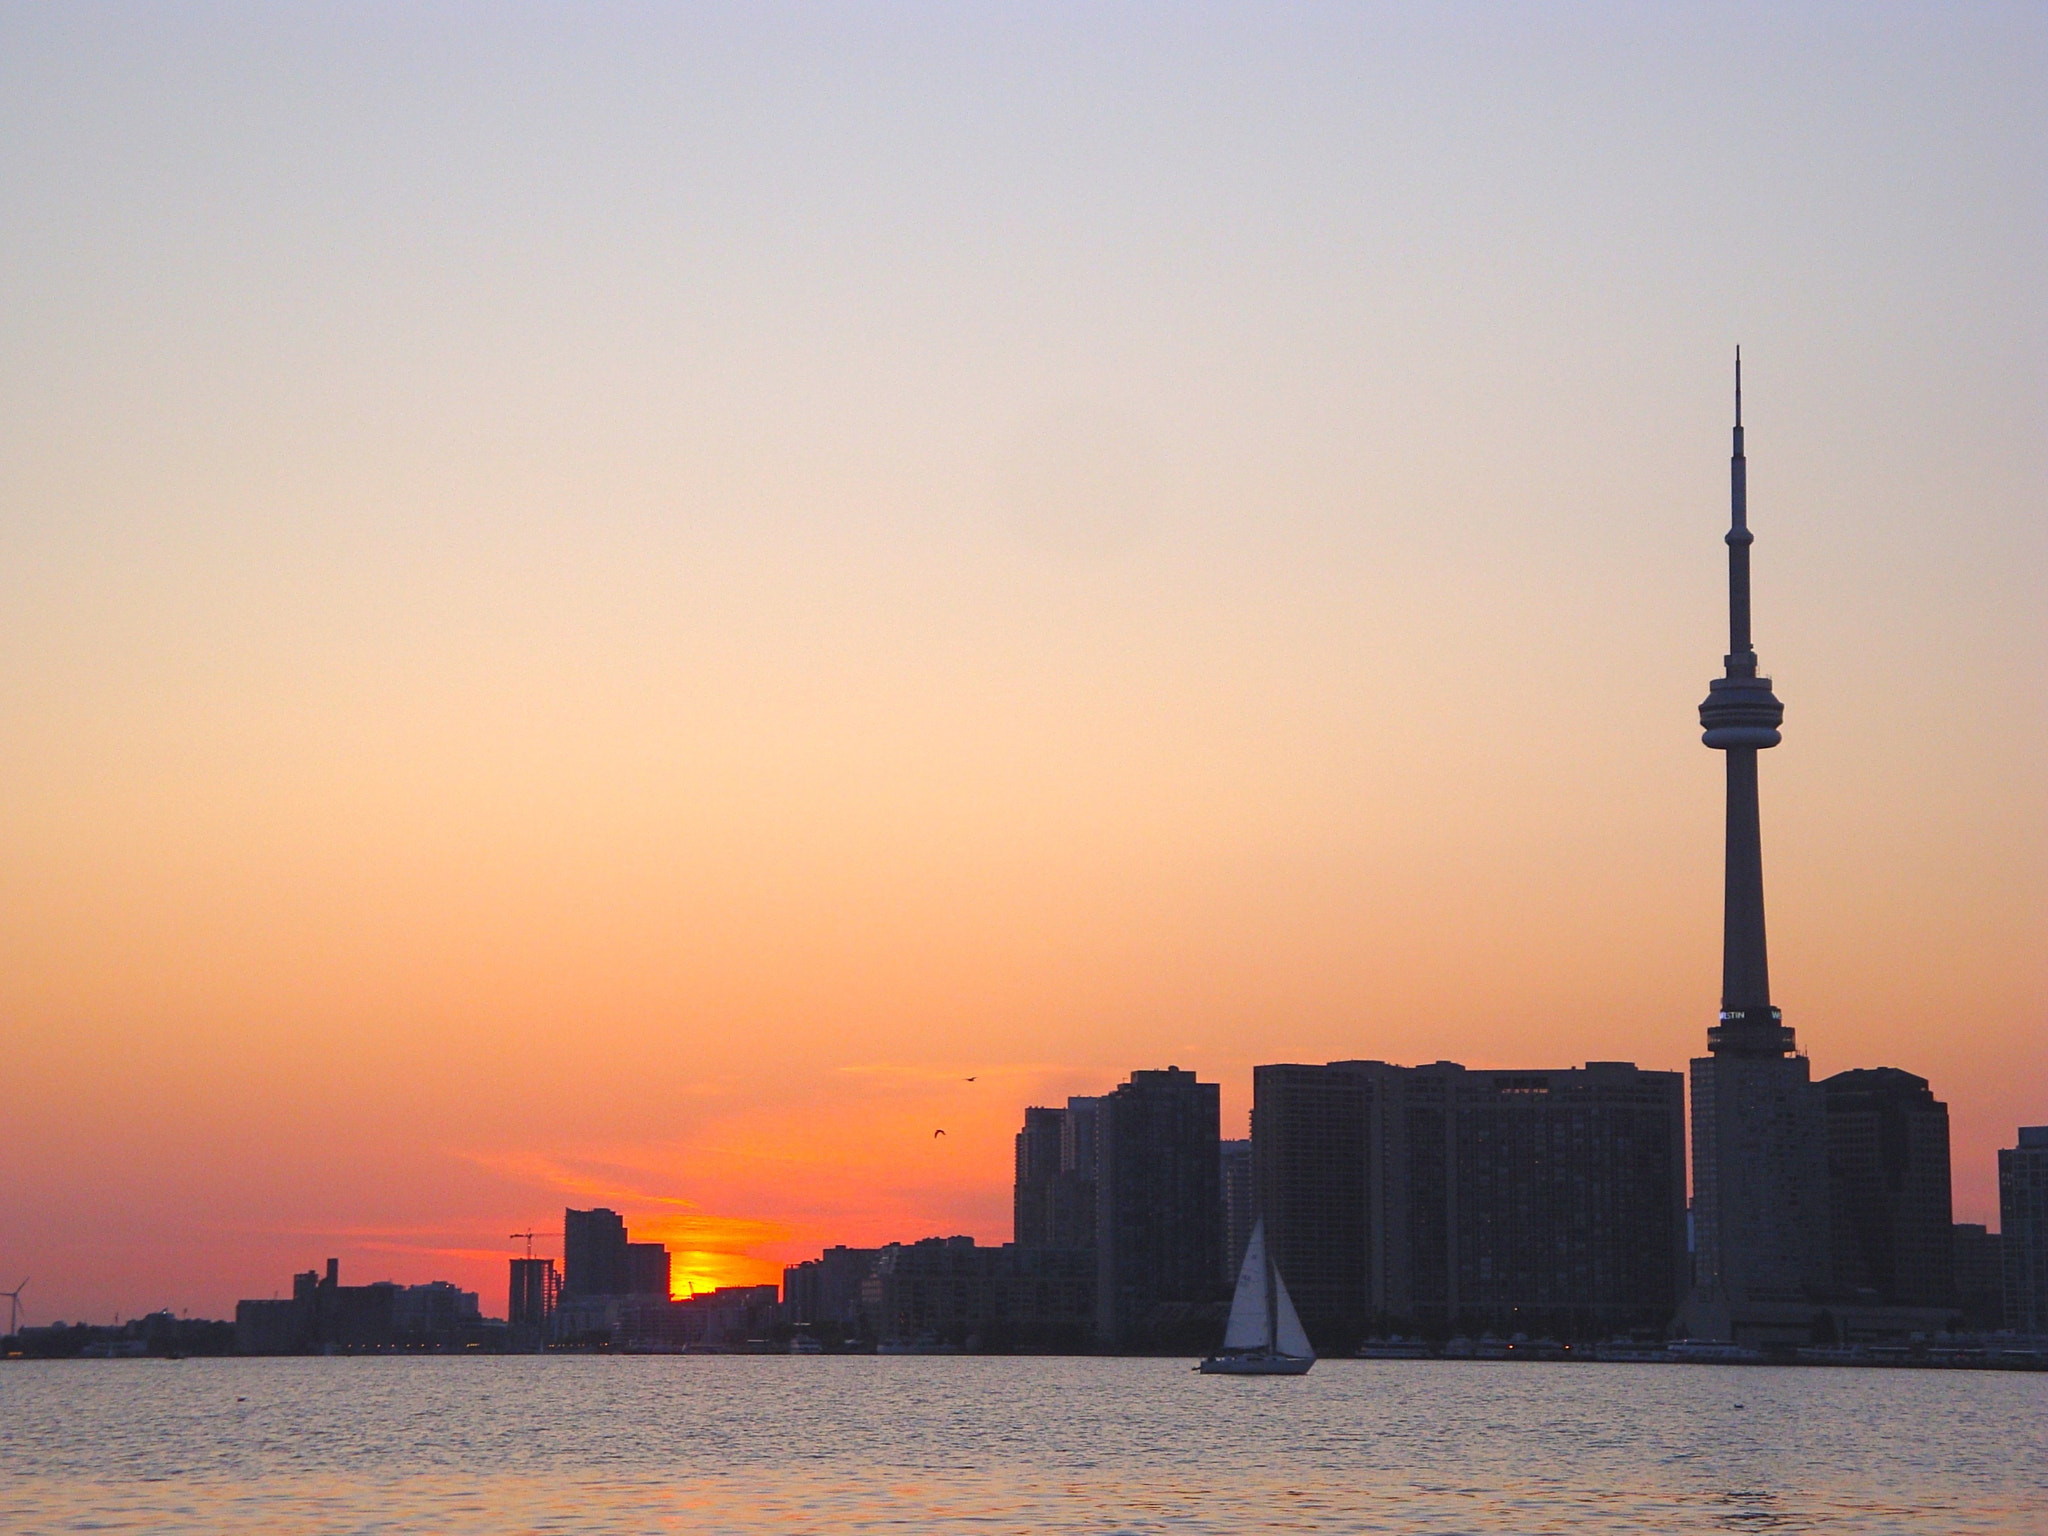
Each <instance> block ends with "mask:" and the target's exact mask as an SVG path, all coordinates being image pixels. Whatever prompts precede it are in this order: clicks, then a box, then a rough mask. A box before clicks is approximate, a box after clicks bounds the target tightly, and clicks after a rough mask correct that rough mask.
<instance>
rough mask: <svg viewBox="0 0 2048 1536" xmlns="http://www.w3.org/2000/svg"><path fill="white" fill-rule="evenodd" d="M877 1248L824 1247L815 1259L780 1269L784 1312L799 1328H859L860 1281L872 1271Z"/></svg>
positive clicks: (878, 1251)
mask: <svg viewBox="0 0 2048 1536" xmlns="http://www.w3.org/2000/svg"><path fill="white" fill-rule="evenodd" d="M880 1252H881V1249H879V1248H849V1247H847V1246H846V1245H845V1244H844V1243H841V1244H838V1245H837V1246H835V1247H831V1248H827V1249H826V1250H825V1251H824V1252H823V1253H821V1254H819V1255H818V1257H817V1258H815V1259H806V1260H804V1261H803V1262H802V1263H801V1264H792V1265H790V1266H789V1267H788V1268H787V1269H785V1270H783V1272H782V1306H783V1312H784V1315H785V1316H786V1317H787V1318H788V1320H789V1321H790V1322H791V1323H794V1324H796V1325H797V1326H798V1327H801V1328H816V1327H820V1326H827V1327H839V1328H844V1329H848V1330H852V1331H856V1332H857V1331H858V1330H859V1328H860V1323H861V1310H860V1288H861V1282H862V1281H864V1280H866V1279H867V1277H868V1276H869V1275H870V1274H872V1273H873V1272H874V1267H875V1258H876V1256H877V1255H878V1254H879V1253H880Z"/></svg>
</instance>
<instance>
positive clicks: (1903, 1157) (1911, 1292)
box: [1820, 1067, 1957, 1307]
mask: <svg viewBox="0 0 2048 1536" xmlns="http://www.w3.org/2000/svg"><path fill="white" fill-rule="evenodd" d="M1820 1086H1821V1090H1822V1092H1823V1093H1824V1094H1825V1096H1826V1105H1827V1155H1828V1230H1829V1233H1830V1243H1829V1247H1830V1250H1831V1256H1832V1259H1833V1262H1834V1291H1835V1293H1836V1294H1837V1295H1838V1296H1840V1297H1841V1298H1843V1299H1845V1300H1847V1299H1850V1298H1854V1299H1857V1300H1870V1301H1876V1302H1881V1303H1889V1304H1893V1305H1901V1306H1916V1307H1944V1306H1950V1305H1953V1304H1954V1303H1955V1302H1956V1300H1957V1296H1956V1285H1955V1279H1956V1266H1955V1229H1954V1213H1953V1211H1952V1209H1951V1206H1950V1191H1949V1157H1948V1106H1947V1105H1946V1104H1944V1103H1942V1102H1941V1100H1939V1099H1937V1098H1936V1097H1935V1096H1934V1094H1933V1092H1932V1091H1931V1090H1930V1089H1929V1088H1928V1086H1927V1079H1926V1078H1924V1077H1915V1076H1914V1075H1913V1074H1912V1073H1910V1072H1902V1071H1900V1070H1899V1069H1898V1068H1896V1067H1869V1068H1860V1069H1858V1070H1855V1071H1851V1072H1838V1073H1836V1074H1835V1075H1834V1076H1833V1077H1830V1078H1827V1079H1826V1080H1824V1081H1823V1082H1822V1083H1821V1085H1820Z"/></svg>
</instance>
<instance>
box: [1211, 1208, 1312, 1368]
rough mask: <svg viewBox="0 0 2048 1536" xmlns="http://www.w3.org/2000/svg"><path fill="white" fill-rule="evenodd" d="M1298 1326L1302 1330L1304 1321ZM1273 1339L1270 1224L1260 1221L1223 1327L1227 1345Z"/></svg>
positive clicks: (1257, 1345) (1261, 1345) (1266, 1343)
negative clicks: (1268, 1247)
mask: <svg viewBox="0 0 2048 1536" xmlns="http://www.w3.org/2000/svg"><path fill="white" fill-rule="evenodd" d="M1282 1294H1283V1295H1284V1294H1285V1293H1284V1292H1283V1293H1282ZM1287 1315H1288V1316H1289V1317H1292V1316H1294V1308H1292V1307H1289V1308H1288V1309H1287ZM1294 1326H1295V1330H1296V1331H1297V1332H1299V1331H1300V1328H1301V1324H1300V1323H1296V1324H1295V1325H1294ZM1272 1343H1273V1336H1272V1334H1271V1333H1269V1332H1268V1331H1267V1322H1266V1224H1265V1222H1264V1221H1258V1222H1254V1223H1253V1225H1252V1240H1251V1241H1250V1242H1249V1243H1247V1244H1245V1249H1244V1267H1243V1268H1242V1269H1240V1270H1238V1272H1237V1294H1236V1295H1235V1296H1233V1297H1232V1298H1231V1300H1230V1322H1229V1324H1228V1325H1227V1326H1226V1327H1225V1328H1224V1330H1223V1347H1224V1348H1225V1349H1266V1348H1270V1347H1271V1345H1272Z"/></svg>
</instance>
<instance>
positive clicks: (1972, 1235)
mask: <svg viewBox="0 0 2048 1536" xmlns="http://www.w3.org/2000/svg"><path fill="white" fill-rule="evenodd" d="M1955 1250H1956V1305H1957V1306H1959V1307H1961V1308H1962V1309H1963V1326H1964V1327H1965V1328H1968V1329H1970V1330H1971V1331H1972V1332H1982V1333H1990V1332H1992V1331H1994V1330H1996V1329H1999V1328H2003V1327H2004V1326H2005V1253H2004V1244H2003V1243H2002V1242H2001V1241H2000V1239H1999V1236H1998V1234H1997V1233H1996V1232H1987V1231H1986V1230H1985V1229H1984V1227H1983V1226H1982V1225H1981V1224H1980V1223H1978V1222H1974V1221H1959V1222H1957V1223H1956V1229H1955Z"/></svg>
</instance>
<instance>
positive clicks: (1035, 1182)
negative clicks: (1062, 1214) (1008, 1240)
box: [1011, 1107, 1067, 1248]
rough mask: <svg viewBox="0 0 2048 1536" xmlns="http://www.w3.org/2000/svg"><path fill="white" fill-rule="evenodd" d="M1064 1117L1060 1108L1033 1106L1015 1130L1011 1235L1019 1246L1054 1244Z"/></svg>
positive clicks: (1063, 1111) (1048, 1246)
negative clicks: (1015, 1144)
mask: <svg viewBox="0 0 2048 1536" xmlns="http://www.w3.org/2000/svg"><path fill="white" fill-rule="evenodd" d="M1066 1118H1067V1113H1066V1111H1065V1110H1063V1109H1045V1108H1038V1107H1033V1108H1030V1109H1027V1110H1025V1111H1024V1129H1023V1130H1021V1131H1019V1132H1018V1133H1017V1161H1016V1186H1015V1191H1014V1193H1013V1196H1012V1199H1011V1237H1012V1238H1013V1239H1014V1240H1015V1241H1016V1243H1017V1245H1018V1246H1019V1247H1023V1248H1051V1247H1054V1246H1056V1244H1055V1242H1054V1239H1053V1233H1054V1228H1055V1226H1056V1225H1057V1222H1056V1219H1055V1207H1056V1205H1057V1203H1058V1199H1059V1187H1060V1130H1061V1127H1062V1125H1063V1124H1064V1122H1065V1120H1066Z"/></svg>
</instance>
